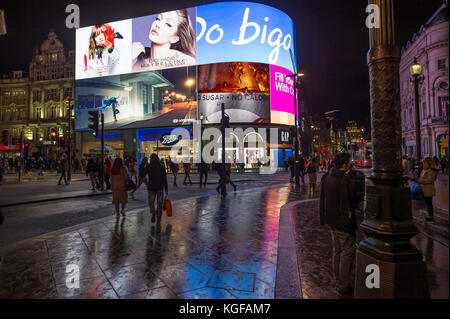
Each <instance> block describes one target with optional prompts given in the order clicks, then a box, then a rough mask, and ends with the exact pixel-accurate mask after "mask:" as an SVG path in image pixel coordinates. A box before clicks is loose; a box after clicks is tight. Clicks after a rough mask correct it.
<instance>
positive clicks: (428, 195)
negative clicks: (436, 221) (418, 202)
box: [417, 157, 437, 221]
mask: <svg viewBox="0 0 450 319" xmlns="http://www.w3.org/2000/svg"><path fill="white" fill-rule="evenodd" d="M422 163H423V170H422V173H421V174H420V177H419V179H418V180H417V181H418V182H419V183H420V186H422V189H423V197H424V200H425V204H426V205H427V210H428V216H427V217H426V220H427V221H433V196H434V195H435V189H434V182H435V181H436V177H437V170H436V168H435V166H434V162H433V159H432V158H431V157H427V158H424V159H423V160H422Z"/></svg>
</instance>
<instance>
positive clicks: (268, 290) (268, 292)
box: [229, 279, 275, 299]
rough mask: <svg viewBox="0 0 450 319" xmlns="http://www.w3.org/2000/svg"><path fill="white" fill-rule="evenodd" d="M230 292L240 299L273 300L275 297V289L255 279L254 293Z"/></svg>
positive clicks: (233, 290)
mask: <svg viewBox="0 0 450 319" xmlns="http://www.w3.org/2000/svg"><path fill="white" fill-rule="evenodd" d="M229 291H230V293H232V294H233V295H234V296H236V298H239V299H273V298H274V296H275V288H274V287H271V286H270V285H268V284H267V283H265V282H263V281H261V280H259V279H255V284H254V290H253V291H252V292H248V291H242V290H237V289H229Z"/></svg>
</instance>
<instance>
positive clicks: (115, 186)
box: [111, 158, 129, 218]
mask: <svg viewBox="0 0 450 319" xmlns="http://www.w3.org/2000/svg"><path fill="white" fill-rule="evenodd" d="M128 179H129V177H128V169H127V168H126V166H125V165H123V161H122V159H121V158H116V159H115V160H114V164H113V166H112V168H111V190H112V203H113V204H114V205H115V207H116V218H120V214H119V208H120V206H122V209H121V210H120V213H121V214H122V216H123V217H125V205H126V204H127V203H128V193H127V184H128Z"/></svg>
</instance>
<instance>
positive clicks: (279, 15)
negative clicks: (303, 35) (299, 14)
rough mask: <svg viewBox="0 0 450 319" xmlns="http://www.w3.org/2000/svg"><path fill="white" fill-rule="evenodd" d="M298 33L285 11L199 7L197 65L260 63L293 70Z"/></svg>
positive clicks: (237, 5) (229, 4) (258, 6)
mask: <svg viewBox="0 0 450 319" xmlns="http://www.w3.org/2000/svg"><path fill="white" fill-rule="evenodd" d="M290 50H292V52H293V53H294V63H295V52H296V50H295V33H294V24H293V22H292V20H291V18H290V17H289V16H288V15H287V14H285V13H284V12H282V11H280V10H278V9H275V8H273V7H269V6H266V5H263V4H258V3H250V2H219V3H213V4H208V5H204V6H199V7H197V64H208V63H217V62H260V63H266V64H275V65H278V66H282V67H284V68H286V69H289V70H291V71H294V68H293V65H292V59H291V54H290V52H289V51H290Z"/></svg>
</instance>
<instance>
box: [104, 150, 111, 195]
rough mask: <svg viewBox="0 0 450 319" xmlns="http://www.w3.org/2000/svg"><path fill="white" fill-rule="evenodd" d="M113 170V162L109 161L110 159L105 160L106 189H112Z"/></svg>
mask: <svg viewBox="0 0 450 319" xmlns="http://www.w3.org/2000/svg"><path fill="white" fill-rule="evenodd" d="M111 168H112V162H111V160H110V159H109V157H107V158H105V165H104V167H103V176H104V178H105V185H106V189H111V182H110V178H111Z"/></svg>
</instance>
